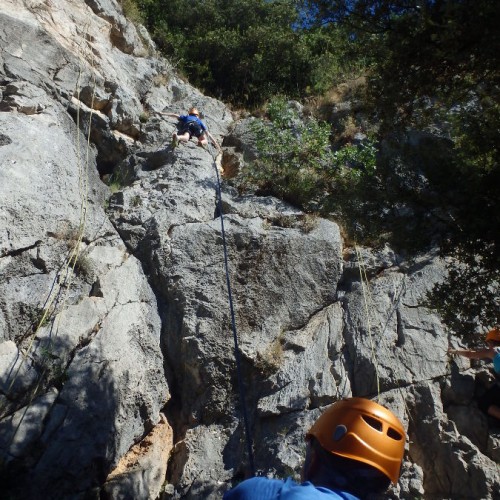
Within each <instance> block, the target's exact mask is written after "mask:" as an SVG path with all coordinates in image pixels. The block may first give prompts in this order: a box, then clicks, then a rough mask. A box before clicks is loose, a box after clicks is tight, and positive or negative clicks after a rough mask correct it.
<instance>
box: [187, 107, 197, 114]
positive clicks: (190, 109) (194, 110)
mask: <svg viewBox="0 0 500 500" xmlns="http://www.w3.org/2000/svg"><path fill="white" fill-rule="evenodd" d="M188 114H190V115H195V116H200V112H199V111H198V110H197V109H196V108H194V107H193V108H189V111H188Z"/></svg>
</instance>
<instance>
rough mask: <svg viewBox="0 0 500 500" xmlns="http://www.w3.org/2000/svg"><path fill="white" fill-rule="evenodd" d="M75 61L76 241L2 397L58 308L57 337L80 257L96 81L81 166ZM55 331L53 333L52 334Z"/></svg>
mask: <svg viewBox="0 0 500 500" xmlns="http://www.w3.org/2000/svg"><path fill="white" fill-rule="evenodd" d="M88 27H89V25H87V26H86V28H85V32H86V33H87V31H88ZM83 40H86V37H83ZM79 49H80V51H79V58H80V66H79V72H78V78H77V81H76V85H75V94H76V96H77V101H78V104H77V119H76V132H75V133H76V139H75V141H76V156H77V167H78V185H79V195H80V220H79V226H78V232H77V238H76V241H75V242H74V243H73V245H72V246H71V248H70V249H69V252H68V254H67V255H66V257H65V260H64V262H63V264H62V266H61V269H60V271H59V272H58V274H57V275H56V277H55V279H54V282H53V283H52V287H51V289H50V291H49V294H48V296H47V298H46V300H45V302H44V306H43V314H42V316H41V318H40V319H39V320H38V322H37V324H36V328H35V330H34V332H33V333H32V334H31V338H30V341H29V343H28V346H27V348H26V349H25V352H22V359H21V362H20V363H19V364H18V366H17V369H16V370H15V373H13V375H12V372H11V373H10V374H9V376H10V375H12V379H11V380H10V383H9V385H8V388H7V391H6V395H7V396H8V394H9V393H10V391H11V389H12V388H13V386H14V384H15V382H16V380H17V378H18V376H19V374H20V371H21V368H22V366H23V365H24V363H25V362H26V361H27V359H28V356H29V355H30V353H31V350H32V348H33V345H34V341H35V338H36V336H37V334H38V332H39V330H40V328H41V327H42V326H43V325H45V324H46V323H47V322H48V321H50V320H51V318H52V317H53V315H54V314H55V311H56V309H57V308H58V306H59V309H60V312H59V315H58V317H57V321H56V325H55V329H54V323H53V324H52V326H51V328H50V333H49V342H48V347H47V349H50V347H51V345H52V340H53V338H55V337H57V334H58V332H59V326H60V323H61V319H62V315H63V312H64V309H65V307H66V302H67V299H68V295H69V290H70V288H71V283H72V280H73V277H74V273H75V267H76V265H77V262H78V258H79V256H80V246H81V243H82V240H83V235H84V231H85V226H86V220H87V211H88V192H89V181H88V171H89V163H90V131H91V127H92V123H91V122H92V115H93V111H94V110H93V102H94V97H95V87H96V81H95V74H94V73H91V74H92V82H93V91H92V103H91V107H90V114H89V124H88V133H87V139H86V158H85V162H82V155H81V146H80V77H81V73H82V71H81V68H82V65H83V62H84V57H83V49H82V46H81V45H80V46H79ZM89 53H90V54H91V55H90V58H91V64H90V66H91V69H92V70H93V69H94V58H95V56H94V54H93V52H92V51H89ZM63 290H64V293H62V300H61V292H62V291H63ZM54 330H55V333H54V334H53V332H54ZM35 350H36V349H35ZM47 372H48V367H47V366H44V367H43V369H42V371H41V373H40V374H39V375H38V377H37V383H36V384H35V386H34V388H33V389H32V390H31V393H30V396H29V398H28V403H27V405H26V406H25V408H24V410H23V413H22V415H21V418H20V419H19V422H18V423H17V425H16V427H15V428H14V432H13V433H12V435H11V437H10V439H9V441H8V444H7V449H10V447H11V445H12V443H13V442H14V439H15V437H16V435H17V432H18V431H19V429H20V427H21V425H22V423H23V421H24V418H25V416H26V413H27V412H28V410H29V408H30V406H31V405H32V403H33V400H34V399H35V397H36V395H37V394H38V390H39V389H40V387H41V385H42V382H43V380H44V377H45V375H46V373H47Z"/></svg>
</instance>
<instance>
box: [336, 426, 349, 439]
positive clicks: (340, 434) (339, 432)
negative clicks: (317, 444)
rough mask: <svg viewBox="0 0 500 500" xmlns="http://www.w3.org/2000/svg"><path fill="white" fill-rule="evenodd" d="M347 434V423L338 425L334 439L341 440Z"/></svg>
mask: <svg viewBox="0 0 500 500" xmlns="http://www.w3.org/2000/svg"><path fill="white" fill-rule="evenodd" d="M346 434H347V427H346V426H345V425H337V427H335V432H334V433H333V440H334V441H340V440H341V439H342V438H343V437H344V436H345V435H346Z"/></svg>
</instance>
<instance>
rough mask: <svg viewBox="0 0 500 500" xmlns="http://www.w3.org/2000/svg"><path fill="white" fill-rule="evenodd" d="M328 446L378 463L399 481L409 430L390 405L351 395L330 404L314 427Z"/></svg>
mask: <svg viewBox="0 0 500 500" xmlns="http://www.w3.org/2000/svg"><path fill="white" fill-rule="evenodd" d="M311 436H314V437H315V438H316V439H317V440H318V441H319V444H320V445H321V446H322V448H324V449H325V450H327V451H329V452H330V453H333V454H334V455H339V456H341V457H345V458H350V459H353V460H357V461H359V462H363V463H365V464H368V465H371V466H372V467H375V468H376V469H378V470H379V471H380V472H382V473H383V474H384V475H386V476H387V477H388V478H389V479H390V480H391V481H392V482H393V483H394V484H396V483H397V482H398V478H399V471H400V468H401V462H402V460H403V454H404V448H405V439H406V434H405V430H404V428H403V425H402V424H401V422H400V421H399V419H398V418H397V417H396V416H395V415H394V414H393V413H391V412H390V411H389V410H388V409H387V408H384V407H383V406H381V405H379V404H378V403H375V402H374V401H370V400H369V399H365V398H349V399H344V400H341V401H338V402H336V403H334V404H333V405H332V406H330V407H329V408H328V409H327V410H326V411H325V412H324V413H323V414H322V415H321V416H320V417H319V418H318V420H316V422H315V423H314V425H313V426H312V427H311V429H310V430H309V432H308V433H307V435H306V439H307V438H310V437H311Z"/></svg>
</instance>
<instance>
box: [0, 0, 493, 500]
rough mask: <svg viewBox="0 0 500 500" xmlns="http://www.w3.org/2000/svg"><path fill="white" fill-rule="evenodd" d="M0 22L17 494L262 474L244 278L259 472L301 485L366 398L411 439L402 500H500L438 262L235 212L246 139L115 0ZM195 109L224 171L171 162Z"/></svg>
mask: <svg viewBox="0 0 500 500" xmlns="http://www.w3.org/2000/svg"><path fill="white" fill-rule="evenodd" d="M0 20H1V22H0V44H1V49H2V50H1V51H0V62H1V66H0V68H1V69H0V90H1V94H0V123H1V125H2V126H1V132H0V200H2V201H1V204H0V275H1V279H0V456H1V458H2V461H1V464H0V474H1V475H2V486H3V489H4V491H6V492H8V493H9V494H10V495H11V496H12V497H14V498H16V495H17V497H21V498H83V497H87V496H92V495H93V496H94V497H99V495H101V497H103V498H104V497H105V498H116V499H118V498H120V499H123V498H134V499H143V498H144V499H155V498H159V497H162V498H214V499H215V498H220V497H221V495H222V493H223V492H224V491H226V490H227V489H229V488H230V487H231V485H232V484H233V483H234V482H236V481H238V480H241V479H242V478H243V477H245V475H247V474H248V473H249V468H248V456H247V447H246V443H245V432H244V426H243V423H242V405H241V401H240V400H239V393H240V391H239V381H238V380H237V370H236V364H235V354H234V350H233V334H232V325H231V319H232V318H231V310H230V307H229V301H228V287H227V284H228V281H227V277H228V278H229V284H230V286H231V292H232V299H233V306H234V316H235V324H236V330H237V336H238V340H239V347H240V352H241V366H240V368H241V374H242V379H243V384H244V397H245V403H246V405H245V406H246V409H247V412H248V414H247V417H248V421H249V428H250V434H251V437H252V439H253V452H254V458H255V466H256V468H257V471H258V473H259V474H263V475H275V476H278V477H284V476H286V475H295V476H297V475H298V473H299V472H300V467H301V465H302V460H303V451H304V443H303V435H304V431H305V430H306V429H307V427H308V426H309V425H310V424H311V423H312V422H313V421H314V419H315V418H316V417H317V416H318V414H319V413H320V411H321V409H322V408H323V407H324V406H326V405H328V404H330V403H332V402H333V401H336V400H337V399H339V398H341V397H346V396H350V395H357V396H365V397H370V398H377V399H378V400H379V401H380V402H381V403H383V404H387V405H388V406H389V407H390V408H391V409H392V410H393V411H394V412H395V413H396V414H397V415H398V416H399V417H400V418H401V420H402V421H403V422H404V424H405V427H406V429H407V431H408V436H409V438H408V442H407V453H406V456H405V462H404V465H403V470H402V476H401V480H400V482H399V484H398V485H397V487H394V488H393V489H392V490H391V492H390V493H389V494H388V495H387V497H388V498H408V499H409V498H415V497H419V498H484V499H488V498H491V499H493V498H498V493H497V492H498V489H499V487H500V473H499V461H500V455H499V443H500V435H499V434H497V433H495V431H494V430H493V429H491V428H489V427H488V421H487V420H486V418H485V417H484V416H483V415H482V414H481V413H480V412H479V411H478V409H477V408H476V406H475V403H474V395H475V393H476V392H477V391H480V390H481V387H483V386H484V384H485V381H486V379H487V372H486V370H485V369H484V368H481V367H479V368H478V367H476V366H474V367H470V366H469V364H468V363H467V362H464V361H463V360H462V361H460V360H450V359H449V357H448V356H447V354H446V351H447V349H448V346H450V345H452V346H453V345H456V344H457V340H456V339H454V338H453V336H451V335H450V334H449V332H447V331H446V330H445V328H444V327H443V325H442V323H441V321H440V318H439V316H438V315H437V314H436V313H435V312H434V311H432V310H430V309H428V308H427V306H426V293H427V291H429V290H430V289H431V287H432V286H433V284H434V283H436V282H438V281H439V280H441V279H443V276H444V272H445V266H444V264H443V262H441V260H440V259H439V258H438V257H437V256H435V255H424V256H420V257H418V258H415V259H413V260H412V261H406V260H404V259H403V258H402V257H401V256H398V255H396V254H394V252H392V251H391V249H389V248H385V249H383V250H380V251H373V250H370V249H365V248H357V247H346V246H345V244H344V242H343V239H342V237H341V232H340V230H339V227H338V226H337V224H335V223H334V222H332V221H328V220H324V219H321V218H317V217H312V216H310V215H305V214H303V213H301V212H300V211H299V210H297V209H296V208H294V207H292V206H289V205H287V204H285V203H283V202H280V201H278V200H276V199H273V198H270V197H256V196H253V195H251V194H247V195H241V194H239V193H238V192H237V191H236V190H235V189H234V188H233V187H232V186H231V184H230V182H228V181H227V179H228V178H229V177H233V176H235V175H237V172H238V169H239V168H240V166H241V165H242V164H244V163H245V162H248V161H250V160H251V159H252V158H254V156H255V154H256V151H255V147H254V145H253V144H252V139H251V135H250V134H249V129H248V127H247V126H246V123H247V121H248V120H246V121H242V122H235V121H233V117H232V115H231V112H230V111H229V109H228V108H227V107H226V106H225V105H224V104H223V103H221V102H219V101H217V100H215V99H212V98H209V97H206V96H203V95H202V94H201V93H200V92H199V91H197V90H196V89H194V88H192V87H191V86H190V85H189V84H187V83H185V82H184V81H183V80H181V79H180V78H179V77H178V76H176V74H175V72H174V71H173V70H172V68H171V67H170V66H169V64H168V63H167V62H166V61H164V60H163V59H161V58H160V57H158V55H157V54H156V53H155V51H154V45H153V43H152V42H151V40H150V39H149V37H148V34H147V33H146V32H145V30H144V29H143V28H136V27H135V26H134V25H133V24H131V23H129V22H128V21H127V20H126V18H125V17H124V15H123V12H122V10H121V7H120V5H119V4H118V3H117V2H115V1H114V0H87V1H86V3H83V2H80V3H74V2H69V1H67V0H51V1H50V2H44V1H38V0H24V1H23V2H19V1H17V2H14V1H9V0H0ZM191 105H196V106H197V107H199V108H201V109H202V111H203V112H204V114H205V121H206V122H207V125H208V126H209V128H210V130H211V132H212V134H214V135H215V136H216V137H218V139H220V141H222V140H224V142H223V146H224V154H223V156H222V165H220V164H219V165H218V164H217V163H216V162H215V161H214V159H213V157H212V154H211V151H207V150H205V149H202V148H199V147H197V146H196V144H195V143H194V142H192V143H189V144H187V145H181V146H179V147H178V148H176V149H174V150H173V149H172V148H171V147H170V145H169V136H170V135H171V133H172V132H173V131H174V130H175V120H171V119H168V118H165V117H164V116H160V115H157V114H156V112H157V111H161V110H168V111H170V112H174V113H177V112H184V111H185V110H186V109H187V108H188V107H189V106H191ZM217 168H219V169H220V168H222V169H226V170H225V174H226V177H225V179H226V180H223V183H222V202H221V204H220V206H222V214H223V219H221V211H220V206H219V203H218V200H217V186H218V185H217V178H218V177H217V170H216V169H217ZM103 179H107V181H108V182H107V184H108V185H111V186H113V190H111V189H110V187H108V185H106V184H105V183H104V182H103ZM112 191H113V192H112ZM222 222H223V223H224V229H225V231H224V235H223V234H222V233H221V223H222ZM223 236H224V237H225V241H226V244H227V262H228V275H227V276H226V268H225V255H224V251H223V250H224V247H223Z"/></svg>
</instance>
